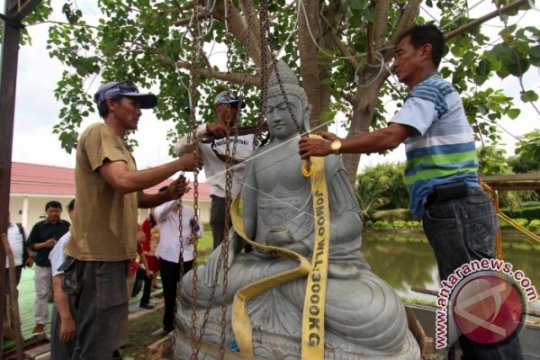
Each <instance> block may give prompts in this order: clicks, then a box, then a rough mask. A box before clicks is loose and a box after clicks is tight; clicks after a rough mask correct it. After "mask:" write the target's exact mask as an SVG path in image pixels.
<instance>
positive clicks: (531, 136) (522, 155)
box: [508, 130, 540, 174]
mask: <svg viewBox="0 0 540 360" xmlns="http://www.w3.org/2000/svg"><path fill="white" fill-rule="evenodd" d="M515 153H516V156H512V157H510V159H508V163H509V164H510V166H511V167H512V170H513V171H514V172H515V173H517V174H522V173H530V172H540V130H535V131H532V132H530V133H527V134H525V135H524V136H523V138H522V139H520V140H519V141H518V143H517V146H516V150H515Z"/></svg>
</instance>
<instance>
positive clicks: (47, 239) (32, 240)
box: [27, 201, 70, 336]
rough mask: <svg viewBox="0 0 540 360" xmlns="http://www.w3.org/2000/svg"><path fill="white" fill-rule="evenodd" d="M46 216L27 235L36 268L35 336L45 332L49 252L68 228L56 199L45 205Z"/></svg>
mask: <svg viewBox="0 0 540 360" xmlns="http://www.w3.org/2000/svg"><path fill="white" fill-rule="evenodd" d="M45 213H46V214H47V218H46V219H45V220H42V221H40V222H38V223H36V224H35V225H34V227H33V228H32V231H31V232H30V236H29V237H28V244H27V245H28V247H29V248H30V249H31V250H33V251H35V253H36V255H35V257H34V261H35V263H36V270H35V275H34V281H35V286H36V303H35V308H34V316H35V319H36V326H35V327H34V331H33V332H32V335H34V336H37V335H40V334H43V333H44V332H45V324H47V321H48V320H49V306H48V300H49V297H50V296H51V295H52V273H51V262H50V261H49V253H50V252H51V250H52V248H53V247H54V246H55V245H56V242H57V241H58V240H59V239H60V238H61V237H62V236H63V235H64V234H65V233H66V232H68V230H69V225H70V224H69V222H67V221H65V220H62V219H61V218H60V215H61V214H62V204H60V203H59V202H58V201H49V202H48V203H47V204H46V205H45Z"/></svg>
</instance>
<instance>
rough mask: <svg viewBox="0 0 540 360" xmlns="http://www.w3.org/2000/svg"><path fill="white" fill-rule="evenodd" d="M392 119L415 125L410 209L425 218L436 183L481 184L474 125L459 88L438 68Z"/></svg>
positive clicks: (408, 180)
mask: <svg viewBox="0 0 540 360" xmlns="http://www.w3.org/2000/svg"><path fill="white" fill-rule="evenodd" d="M390 122H393V123H398V124H404V125H409V126H411V127H413V128H415V129H416V132H415V134H414V135H412V136H410V137H409V138H407V139H406V140H405V151H406V153H407V164H406V167H405V184H406V185H407V188H408V189H409V195H410V198H411V203H410V209H411V212H412V213H413V214H414V215H415V216H416V217H419V218H421V217H422V216H423V215H424V204H425V202H426V199H427V196H428V195H430V194H431V193H432V192H433V191H434V187H435V186H437V185H441V184H448V183H453V182H457V181H466V182H467V183H468V184H469V186H470V187H479V185H478V176H477V172H478V161H477V159H476V146H475V143H474V137H473V132H472V129H471V127H470V125H469V123H468V121H467V117H466V115H465V111H464V109H463V103H462V102H461V98H460V97H459V94H458V92H457V91H456V89H455V88H454V87H453V86H452V84H450V83H449V82H448V81H446V80H444V79H442V78H441V76H440V75H439V74H438V73H437V72H435V73H433V74H431V75H429V76H428V77H426V78H425V79H424V80H422V81H421V82H419V83H418V84H417V85H416V86H415V87H414V88H413V89H412V90H411V92H410V94H409V95H408V96H407V98H406V99H405V103H404V105H403V108H402V109H401V110H400V111H399V112H397V113H396V114H395V115H394V117H393V118H392V120H391V121H390Z"/></svg>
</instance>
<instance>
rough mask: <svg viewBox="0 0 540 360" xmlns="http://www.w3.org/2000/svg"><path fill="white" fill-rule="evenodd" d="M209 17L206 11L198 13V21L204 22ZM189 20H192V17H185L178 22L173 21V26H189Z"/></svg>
mask: <svg viewBox="0 0 540 360" xmlns="http://www.w3.org/2000/svg"><path fill="white" fill-rule="evenodd" d="M209 15H210V13H208V11H206V9H204V11H202V12H199V20H205V19H207V18H208V16H209ZM191 20H192V17H191V15H190V16H188V17H185V18H182V19H180V20H177V21H175V22H174V26H176V27H180V26H185V25H189V23H190V22H191Z"/></svg>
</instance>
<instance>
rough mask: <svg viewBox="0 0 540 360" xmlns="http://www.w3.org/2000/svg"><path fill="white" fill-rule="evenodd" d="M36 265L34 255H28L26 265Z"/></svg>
mask: <svg viewBox="0 0 540 360" xmlns="http://www.w3.org/2000/svg"><path fill="white" fill-rule="evenodd" d="M33 265H34V255H28V258H27V259H26V261H25V262H24V266H26V267H29V268H31V267H32V266H33Z"/></svg>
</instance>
